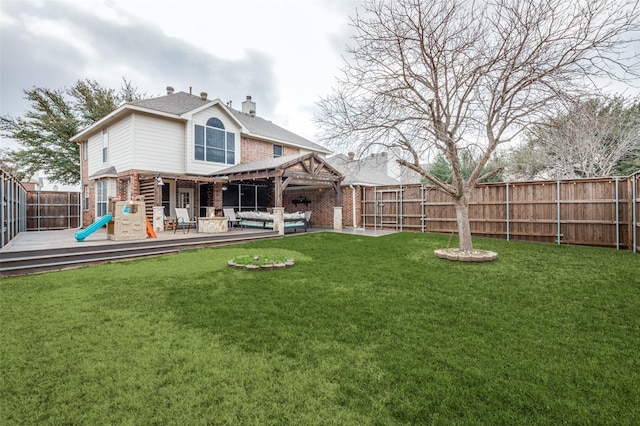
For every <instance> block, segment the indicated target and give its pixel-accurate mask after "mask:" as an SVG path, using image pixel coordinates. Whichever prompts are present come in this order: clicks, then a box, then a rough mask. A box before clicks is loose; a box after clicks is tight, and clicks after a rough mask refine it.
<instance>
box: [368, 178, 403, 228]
mask: <svg viewBox="0 0 640 426" xmlns="http://www.w3.org/2000/svg"><path fill="white" fill-rule="evenodd" d="M373 197H374V206H375V207H374V215H375V216H374V229H389V228H392V229H395V230H400V231H402V187H399V188H396V189H377V188H376V189H375V190H374V192H373Z"/></svg>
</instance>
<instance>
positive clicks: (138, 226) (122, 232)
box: [107, 196, 147, 241]
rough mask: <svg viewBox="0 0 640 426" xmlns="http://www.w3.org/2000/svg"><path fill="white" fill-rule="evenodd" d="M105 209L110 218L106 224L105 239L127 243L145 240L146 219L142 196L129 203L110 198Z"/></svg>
mask: <svg viewBox="0 0 640 426" xmlns="http://www.w3.org/2000/svg"><path fill="white" fill-rule="evenodd" d="M107 209H108V212H109V214H110V215H111V216H112V219H111V220H110V221H109V223H107V239H109V240H116V241H127V240H144V239H145V238H147V218H146V216H145V206H144V197H143V196H137V197H135V199H134V200H129V201H121V200H119V199H118V198H110V199H109V205H108V207H107Z"/></svg>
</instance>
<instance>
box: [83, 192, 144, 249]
mask: <svg viewBox="0 0 640 426" xmlns="http://www.w3.org/2000/svg"><path fill="white" fill-rule="evenodd" d="M105 225H106V226H107V239H109V240H115V241H130V240H143V239H146V238H156V233H155V231H154V230H153V227H152V226H151V223H150V222H149V219H148V218H147V216H146V215H145V204H144V196H141V195H140V196H137V197H135V198H133V199H131V200H129V201H121V200H120V199H118V198H115V197H111V198H109V203H108V206H107V214H106V215H104V216H102V217H100V218H99V219H98V220H96V221H95V222H94V223H92V224H91V225H89V226H88V227H86V228H85V229H83V230H82V231H80V232H77V233H76V235H75V237H76V240H77V241H79V242H82V241H84V240H85V238H87V237H88V236H89V235H91V234H93V233H94V232H95V231H97V230H98V229H100V228H102V227H103V226H105Z"/></svg>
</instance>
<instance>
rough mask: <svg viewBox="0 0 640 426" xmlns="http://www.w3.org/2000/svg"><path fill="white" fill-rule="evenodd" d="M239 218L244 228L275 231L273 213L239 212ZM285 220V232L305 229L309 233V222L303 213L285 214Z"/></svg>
mask: <svg viewBox="0 0 640 426" xmlns="http://www.w3.org/2000/svg"><path fill="white" fill-rule="evenodd" d="M237 217H238V219H239V224H240V227H242V228H261V229H273V221H274V216H273V213H267V212H255V211H242V212H238V215H237ZM283 219H284V229H285V230H288V229H293V230H294V232H295V231H296V230H297V229H304V231H305V232H307V220H306V218H305V214H304V213H303V212H298V213H285V214H284V218H283Z"/></svg>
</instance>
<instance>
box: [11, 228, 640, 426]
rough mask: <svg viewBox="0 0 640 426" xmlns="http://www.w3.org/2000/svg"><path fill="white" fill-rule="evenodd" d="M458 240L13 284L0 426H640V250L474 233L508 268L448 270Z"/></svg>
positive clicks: (357, 244)
mask: <svg viewBox="0 0 640 426" xmlns="http://www.w3.org/2000/svg"><path fill="white" fill-rule="evenodd" d="M448 240H449V236H442V235H429V234H417V233H416V234H413V233H400V234H394V235H389V236H385V237H378V238H369V237H361V236H354V235H343V234H334V233H314V234H305V235H298V236H292V237H286V238H283V239H279V240H272V241H263V242H255V243H250V244H244V245H238V246H230V247H224V248H215V249H205V250H198V251H189V252H182V253H180V254H175V255H169V256H164V257H157V258H153V259H147V260H140V261H131V262H124V263H114V264H106V265H100V266H94V267H88V268H83V269H77V270H70V271H63V272H55V273H48V274H42V275H34V276H29V277H16V278H9V279H4V280H0V424H3V425H11V424H162V425H169V424H175V425H187V424H220V425H239V424H242V425H280V424H296V425H349V424H354V425H371V424H375V425H396V424H398V425H400V424H445V425H449V424H460V425H469V424H483V425H499V424H504V425H524V424H546V425H557V424H576V425H577V424H580V425H584V424H611V425H632V424H639V423H640V255H638V254H634V253H630V252H623V251H616V250H612V249H602V248H591V247H570V246H557V245H552V244H533V243H517V242H506V241H499V240H489V239H476V240H474V241H475V247H476V248H479V249H486V250H492V251H496V252H498V253H499V258H498V260H497V261H495V262H492V263H473V264H470V263H464V264H462V263H454V262H450V261H446V260H439V259H437V258H436V257H435V256H434V254H433V250H434V249H436V248H442V247H444V246H446V244H447V242H448ZM452 245H455V242H452ZM242 255H250V256H256V255H259V256H284V257H286V258H288V257H291V258H294V259H295V266H294V267H292V268H288V269H283V270H273V271H245V270H238V269H233V268H230V267H228V266H227V261H228V260H230V259H233V258H234V257H236V256H242Z"/></svg>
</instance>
